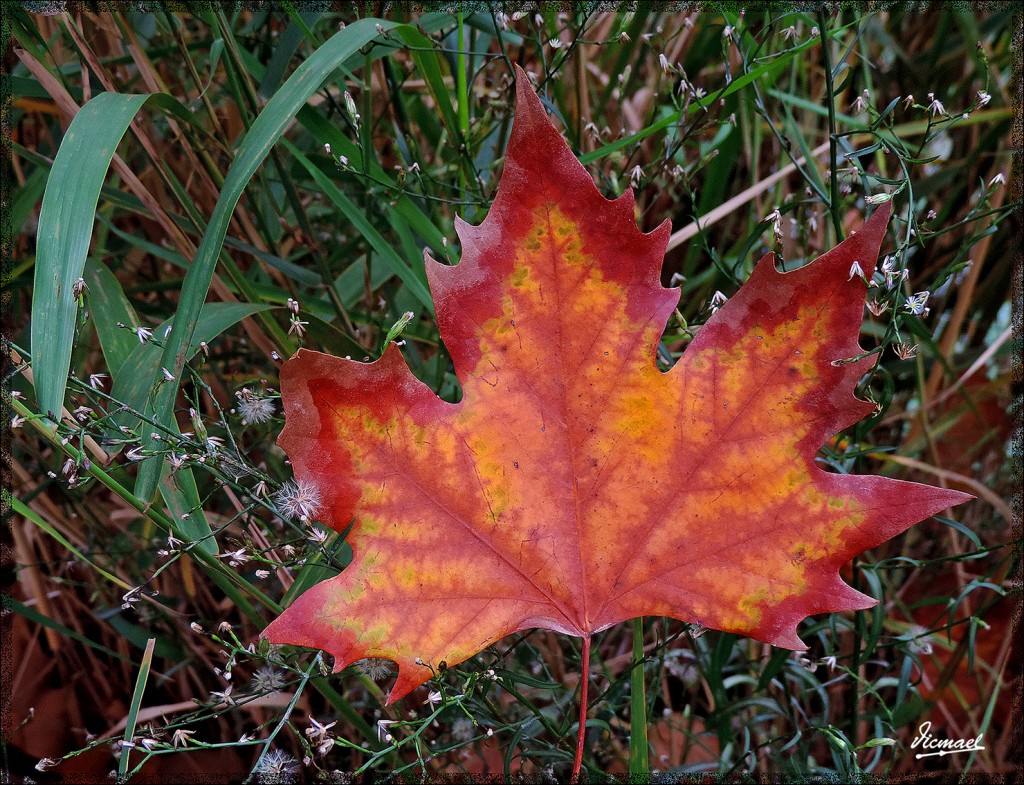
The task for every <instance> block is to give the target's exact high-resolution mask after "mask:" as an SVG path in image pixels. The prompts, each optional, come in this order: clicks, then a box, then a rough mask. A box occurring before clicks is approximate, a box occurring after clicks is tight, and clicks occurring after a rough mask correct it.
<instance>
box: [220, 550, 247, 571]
mask: <svg viewBox="0 0 1024 785" xmlns="http://www.w3.org/2000/svg"><path fill="white" fill-rule="evenodd" d="M220 558H222V559H227V560H228V563H229V564H230V565H231V566H232V567H241V566H242V565H243V564H245V563H246V562H247V561H249V555H248V554H247V553H246V552H245V548H239V549H238V550H237V551H228V552H227V553H222V554H220Z"/></svg>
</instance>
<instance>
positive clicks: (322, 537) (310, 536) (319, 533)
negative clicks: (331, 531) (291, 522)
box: [306, 526, 327, 545]
mask: <svg viewBox="0 0 1024 785" xmlns="http://www.w3.org/2000/svg"><path fill="white" fill-rule="evenodd" d="M306 539H307V540H309V541H310V542H311V543H313V544H314V545H323V544H324V543H325V542H327V532H326V531H324V530H323V529H321V528H320V527H318V526H310V527H309V532H307V533H306Z"/></svg>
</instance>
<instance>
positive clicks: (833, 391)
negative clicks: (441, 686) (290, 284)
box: [266, 71, 971, 703]
mask: <svg viewBox="0 0 1024 785" xmlns="http://www.w3.org/2000/svg"><path fill="white" fill-rule="evenodd" d="M888 214H889V207H888V205H886V206H884V207H882V208H880V209H878V210H877V211H876V212H875V214H874V215H873V216H872V217H871V218H870V220H868V221H867V223H866V224H865V225H864V226H863V228H862V229H861V230H860V231H859V232H857V233H856V234H853V235H852V236H851V237H850V238H848V239H847V240H846V241H844V242H843V243H841V244H840V245H839V246H838V247H836V248H835V249H833V250H831V251H829V252H828V253H826V254H825V255H824V256H822V257H821V258H819V259H818V260H816V261H815V262H813V263H811V264H809V265H807V266H805V267H802V268H800V269H798V270H795V271H793V272H789V273H780V272H778V271H777V270H776V268H775V265H774V261H773V257H772V256H771V255H770V254H769V255H768V256H766V257H764V258H763V259H762V260H761V261H760V263H759V264H758V265H757V266H756V267H755V268H754V271H753V273H752V274H751V276H750V279H749V280H748V281H747V283H746V284H745V285H744V286H743V287H742V288H741V289H740V291H739V292H738V293H737V294H736V295H735V296H734V297H732V299H731V300H729V301H728V302H727V303H725V304H724V305H723V306H722V307H721V308H720V309H719V310H718V311H717V313H715V315H714V316H712V317H711V318H710V319H709V320H708V322H707V323H706V324H705V325H704V326H703V327H702V328H701V329H700V331H699V332H698V334H697V336H696V338H695V339H694V340H693V342H692V343H691V344H690V345H689V346H688V347H687V348H686V351H685V352H684V353H683V356H682V357H681V359H680V360H679V361H678V362H677V363H676V364H675V366H674V367H673V368H672V369H671V370H670V371H668V372H667V373H664V372H662V371H660V370H659V369H658V368H657V366H656V365H655V354H656V347H657V344H658V341H659V339H660V337H661V335H662V332H663V330H664V327H665V324H666V321H667V319H668V317H669V315H670V314H671V313H672V311H673V309H674V308H675V306H676V304H677V302H678V290H676V289H665V288H663V287H662V286H661V283H660V277H659V274H660V270H661V264H662V258H663V256H664V250H665V246H666V243H667V241H668V237H669V230H670V227H669V223H668V222H667V221H666V222H665V223H663V224H662V225H661V226H660V227H658V228H657V229H655V230H654V231H653V232H651V233H649V234H643V233H641V232H640V231H639V230H638V229H637V226H636V221H635V217H634V213H633V196H632V191H626V193H625V194H623V195H622V196H621V197H620V198H618V199H616V200H614V201H608V200H606V199H605V198H604V197H603V196H601V194H600V193H599V192H598V190H597V188H596V186H595V185H594V183H593V181H592V180H591V179H590V177H589V176H588V175H587V173H586V171H585V170H584V168H583V167H582V166H581V165H580V163H579V162H578V161H577V160H576V159H575V157H573V155H572V153H571V151H570V150H569V148H568V146H567V145H566V144H565V142H564V141H563V140H562V138H561V136H560V135H559V133H558V132H557V131H556V130H555V128H554V127H553V126H552V125H551V123H550V122H549V121H548V119H547V117H546V115H545V114H544V110H543V108H542V106H541V104H540V101H539V99H538V98H537V96H536V95H535V94H534V93H533V91H532V90H531V89H530V87H529V84H528V82H527V79H526V77H525V76H524V74H523V73H522V71H520V72H519V74H518V80H517V110H516V116H515V122H514V125H513V128H512V134H511V138H510V140H509V144H508V150H507V154H506V159H505V167H504V172H503V174H502V179H501V183H500V186H499V188H498V193H497V196H496V198H495V201H494V204H493V206H492V207H491V209H490V212H489V214H488V216H487V218H486V220H485V221H484V222H483V223H482V224H481V225H479V226H470V225H469V224H466V223H464V222H461V221H458V220H457V222H456V229H457V231H458V234H459V237H460V239H461V241H462V249H463V252H462V260H461V262H460V263H459V264H458V265H457V266H454V267H449V266H445V265H441V264H438V263H437V262H435V261H434V260H433V259H430V258H429V257H427V260H426V264H427V275H428V280H429V283H430V288H431V292H432V294H433V297H434V300H435V303H436V306H437V320H438V325H439V328H440V332H441V337H442V339H443V340H444V343H445V346H446V347H447V348H448V351H449V353H450V355H451V358H452V362H453V363H454V366H455V371H456V373H457V375H458V378H459V380H460V381H461V383H462V389H463V397H462V400H461V401H460V402H459V403H448V402H445V401H442V400H441V399H439V398H438V397H437V396H436V395H435V394H434V393H433V391H431V390H430V389H429V388H428V387H426V386H425V385H424V384H423V383H421V382H420V381H418V380H417V379H416V378H415V377H414V376H413V375H412V373H411V372H410V371H409V369H408V367H407V365H406V363H405V361H404V359H403V358H402V354H401V352H400V350H399V349H398V348H397V347H396V346H395V345H394V344H392V345H389V346H388V347H387V349H386V351H385V352H384V355H383V356H382V357H381V358H380V359H379V360H378V361H376V362H373V363H368V364H366V363H359V362H353V361H350V360H344V359H339V358H336V357H331V356H328V355H324V354H320V353H317V352H312V351H306V350H300V351H299V352H298V354H296V355H295V357H294V358H292V359H291V360H289V361H288V362H287V363H286V364H285V365H284V367H283V368H282V370H281V392H282V398H283V405H284V409H285V417H286V426H285V429H284V431H283V433H282V434H281V437H280V440H279V444H280V445H281V446H282V447H283V448H284V450H285V451H286V452H287V453H288V456H289V458H290V459H291V462H292V465H293V467H294V470H295V476H296V478H297V479H298V480H299V481H300V482H301V483H303V484H304V485H308V486H311V487H314V488H315V489H316V491H318V492H319V495H320V497H321V500H322V502H323V513H322V514H321V515H320V516H319V518H320V520H322V521H323V522H325V523H327V524H329V525H330V526H332V527H333V528H335V529H337V530H338V531H344V530H345V529H346V528H347V527H348V526H349V525H350V524H351V525H352V528H351V531H350V532H349V534H348V542H349V543H350V544H351V546H352V551H353V559H352V562H351V564H350V565H349V566H348V567H346V568H345V570H344V571H343V572H342V573H341V574H340V575H339V576H337V577H335V578H332V579H330V580H327V581H324V582H323V583H320V584H318V585H316V586H314V587H313V588H311V589H309V590H308V591H306V592H305V593H304V594H303V595H301V596H300V597H299V598H298V599H297V600H296V601H295V602H294V603H293V604H292V605H291V607H289V608H288V609H287V610H286V611H285V612H284V613H283V614H282V615H281V616H280V617H279V618H278V619H277V620H275V621H274V622H273V623H272V624H270V626H269V627H267V629H266V635H267V636H268V637H269V638H270V640H271V642H273V643H287V644H296V645H303V646H310V647H315V648H319V649H323V650H325V651H327V652H329V653H330V654H332V655H333V656H334V667H335V670H336V671H337V670H341V669H342V668H344V667H346V666H347V665H349V664H350V663H352V662H354V661H356V660H359V659H362V658H365V657H383V658H388V659H391V660H394V661H395V662H396V663H397V664H398V666H399V673H398V678H397V681H396V683H395V685H394V687H393V689H392V690H391V694H390V696H389V698H388V702H389V703H391V702H393V701H395V700H397V699H399V698H401V697H403V696H404V695H406V694H408V693H409V692H410V691H411V690H412V689H414V688H415V687H417V686H418V685H420V684H422V683H423V682H425V681H426V680H428V679H429V678H431V676H432V670H431V667H430V666H431V665H434V666H436V665H438V664H439V663H440V662H441V661H445V662H446V663H447V664H448V665H454V664H456V663H459V662H461V661H463V660H465V659H467V658H468V657H471V656H472V655H474V654H475V653H477V652H479V651H480V650H481V649H483V648H484V647H486V646H488V645H490V644H492V643H494V642H495V641H497V640H499V639H500V638H502V637H504V636H506V635H509V634H510V633H513V632H515V631H517V630H522V629H526V628H534V627H541V628H546V629H551V630H556V631H560V632H564V633H568V634H571V635H577V636H580V637H582V638H583V639H584V644H585V645H586V644H587V643H588V641H589V637H590V635H591V634H592V633H594V632H596V631H599V630H602V629H605V628H607V627H609V626H611V625H613V624H615V623H617V622H621V621H624V620H627V619H631V618H634V617H637V616H670V617H673V618H676V619H681V620H684V621H689V622H698V623H700V624H703V625H705V626H707V627H710V628H714V629H719V630H727V631H731V632H736V633H742V634H744V635H748V636H750V637H752V638H756V639H758V640H760V641H765V642H767V643H771V644H774V645H776V646H782V647H786V648H791V649H799V648H805V647H804V646H803V644H802V643H801V641H800V639H799V637H798V636H797V632H796V628H797V624H798V623H799V622H800V621H801V620H802V619H804V618H805V617H807V616H809V615H811V614H816V613H826V612H832V611H847V610H855V609H862V608H867V607H870V606H871V605H873V604H874V602H875V601H874V600H873V599H871V598H870V597H867V596H865V595H863V594H861V593H859V592H857V591H854V590H853V589H852V588H850V587H849V586H847V585H846V584H844V583H843V582H842V580H841V579H840V577H839V574H838V571H839V569H840V567H841V566H842V565H843V564H844V563H845V562H848V561H849V560H850V559H851V558H852V557H853V556H855V555H856V554H858V553H860V552H861V551H863V550H865V549H867V548H871V547H874V546H876V545H878V544H880V543H882V542H884V541H885V540H888V539H889V538H891V537H893V536H895V535H897V534H899V533H900V532H902V531H904V530H905V529H907V528H908V527H909V526H910V525H912V524H913V523H915V522H917V521H919V520H921V519H923V518H926V517H928V516H929V515H932V514H933V513H936V512H938V511H940V510H944V509H946V508H947V507H950V506H952V505H955V504H959V503H961V502H963V501H965V500H967V499H969V498H971V497H970V496H968V495H967V494H964V493H959V492H956V491H948V490H941V489H937V488H932V487H928V486H924V485H919V484H915V483H909V482H902V481H896V480H892V479H887V478H883V477H875V476H850V475H840V474H832V473H828V472H826V471H823V470H822V469H821V468H820V467H819V466H818V465H817V464H816V462H815V456H816V454H817V451H818V449H819V448H820V447H821V445H822V444H824V443H825V442H826V440H827V439H829V438H831V437H832V436H833V435H835V434H836V433H838V432H839V431H841V430H842V429H844V428H846V427H848V426H850V425H851V424H853V423H854V422H856V421H858V420H859V419H861V418H862V417H864V416H865V415H867V414H868V413H869V412H871V411H872V406H871V404H869V403H867V402H865V401H862V400H859V399H857V398H856V397H855V395H854V388H855V385H856V383H857V381H858V379H859V378H860V377H861V375H862V374H864V373H865V372H866V371H867V370H868V369H869V368H870V364H871V362H872V359H871V358H863V359H861V360H857V361H851V362H837V361H843V360H849V359H850V358H854V357H855V356H857V355H859V354H861V352H862V350H861V348H860V347H859V346H858V343H857V336H858V333H859V328H860V324H861V320H862V316H863V309H864V300H865V291H866V285H865V283H864V280H862V279H861V278H860V277H858V276H851V274H850V269H851V266H852V265H853V262H855V261H856V262H858V263H859V265H860V267H861V268H862V269H863V270H864V271H865V272H866V274H867V275H868V276H870V274H871V271H872V269H873V267H874V264H875V260H876V259H877V257H878V253H879V247H880V245H881V242H882V239H883V235H884V233H885V228H886V222H887V219H888ZM353 519H354V522H353ZM586 650H587V651H589V648H587V649H586ZM584 702H585V701H584Z"/></svg>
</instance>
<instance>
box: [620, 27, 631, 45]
mask: <svg viewBox="0 0 1024 785" xmlns="http://www.w3.org/2000/svg"><path fill="white" fill-rule="evenodd" d="M629 41H630V38H629V33H627V32H626V31H625V30H623V31H622V32H621V33H619V43H620V44H628V43H629Z"/></svg>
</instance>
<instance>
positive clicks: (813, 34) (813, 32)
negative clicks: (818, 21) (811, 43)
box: [811, 26, 821, 38]
mask: <svg viewBox="0 0 1024 785" xmlns="http://www.w3.org/2000/svg"><path fill="white" fill-rule="evenodd" d="M819 35H821V31H820V30H819V29H818V28H817V26H814V27H812V28H811V38H817V37H818V36H819Z"/></svg>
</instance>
